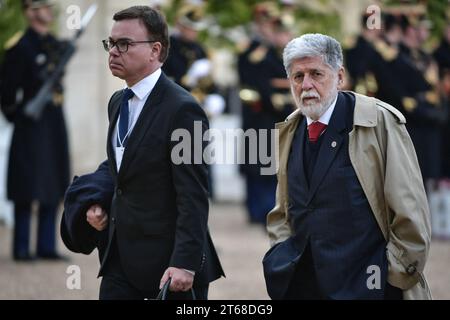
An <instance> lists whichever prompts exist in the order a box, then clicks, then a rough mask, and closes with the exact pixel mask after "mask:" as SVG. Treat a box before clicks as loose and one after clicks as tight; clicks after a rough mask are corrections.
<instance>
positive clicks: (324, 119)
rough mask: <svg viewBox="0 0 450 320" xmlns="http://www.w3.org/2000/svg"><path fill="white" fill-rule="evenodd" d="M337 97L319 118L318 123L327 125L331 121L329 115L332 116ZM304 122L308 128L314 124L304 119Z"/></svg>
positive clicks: (310, 120) (308, 119)
mask: <svg viewBox="0 0 450 320" xmlns="http://www.w3.org/2000/svg"><path fill="white" fill-rule="evenodd" d="M337 97H338V96H337V95H336V98H334V100H333V102H332V103H331V105H330V107H329V108H328V109H327V111H325V113H324V114H323V115H322V116H321V117H320V118H319V120H317V121H319V122H321V123H323V124H326V125H328V123H329V122H330V119H331V115H332V114H333V111H334V107H335V106H336V101H337ZM306 122H307V124H308V126H309V125H310V124H311V123H313V122H314V120H313V119H311V118H309V117H306Z"/></svg>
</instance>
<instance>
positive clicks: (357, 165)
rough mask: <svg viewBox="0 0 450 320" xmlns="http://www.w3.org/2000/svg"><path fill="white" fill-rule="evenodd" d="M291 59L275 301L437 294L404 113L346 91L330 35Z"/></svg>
mask: <svg viewBox="0 0 450 320" xmlns="http://www.w3.org/2000/svg"><path fill="white" fill-rule="evenodd" d="M283 58H284V65H285V68H286V71H287V75H288V78H289V80H290V83H291V91H292V94H293V97H294V100H295V102H296V105H297V107H298V109H297V110H296V111H295V112H293V113H292V114H291V115H290V116H289V117H288V118H287V119H286V121H285V122H283V123H279V124H277V129H278V130H279V154H278V156H279V157H278V161H279V162H278V164H277V165H278V166H277V177H278V187H277V202H276V206H275V208H274V209H273V210H272V211H271V212H270V213H269V215H268V217H267V230H268V233H269V237H270V241H271V249H270V250H269V251H268V252H267V253H266V255H265V257H264V260H263V265H264V275H265V279H266V286H267V290H268V293H269V295H270V297H271V298H273V299H431V293H430V291H429V288H428V285H427V282H426V280H425V278H424V275H423V270H424V267H425V263H426V260H427V256H428V251H429V246H430V236H431V235H430V233H431V231H430V214H429V209H428V204H427V198H426V194H425V191H424V187H423V183H422V177H421V173H420V168H419V165H418V162H417V157H416V153H415V150H414V147H413V144H412V142H411V139H410V137H409V135H408V132H407V130H406V128H405V118H404V116H403V115H402V114H401V113H400V112H399V111H398V110H397V109H395V108H394V107H392V106H390V105H388V104H386V103H384V102H382V101H379V100H377V99H375V98H371V97H367V96H363V95H359V94H356V93H353V92H344V91H339V89H340V88H341V87H342V84H343V80H344V69H343V58H342V49H341V46H340V44H339V43H338V42H337V41H336V40H335V39H333V38H331V37H329V36H325V35H321V34H305V35H303V36H301V37H299V38H296V39H293V40H292V41H291V42H290V43H289V44H288V45H287V46H286V48H285V50H284V56H283Z"/></svg>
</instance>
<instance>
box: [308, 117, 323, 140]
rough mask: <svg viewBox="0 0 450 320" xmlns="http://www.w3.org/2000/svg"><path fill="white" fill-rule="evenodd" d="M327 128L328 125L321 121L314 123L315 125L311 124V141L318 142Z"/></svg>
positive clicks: (309, 133) (309, 130) (309, 128)
mask: <svg viewBox="0 0 450 320" xmlns="http://www.w3.org/2000/svg"><path fill="white" fill-rule="evenodd" d="M326 127H327V125H326V124H324V123H322V122H319V121H314V122H313V123H311V124H310V125H309V126H308V136H309V141H310V142H317V140H318V139H319V137H320V135H321V134H322V132H323V131H324V130H325V128H326Z"/></svg>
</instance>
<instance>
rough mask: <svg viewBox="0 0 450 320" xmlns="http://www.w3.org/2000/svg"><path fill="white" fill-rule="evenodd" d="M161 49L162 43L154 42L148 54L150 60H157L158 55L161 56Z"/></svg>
mask: <svg viewBox="0 0 450 320" xmlns="http://www.w3.org/2000/svg"><path fill="white" fill-rule="evenodd" d="M161 49H162V44H161V42H155V43H153V45H152V51H151V54H150V57H151V58H150V61H154V60H155V59H156V60H159V57H160V56H161Z"/></svg>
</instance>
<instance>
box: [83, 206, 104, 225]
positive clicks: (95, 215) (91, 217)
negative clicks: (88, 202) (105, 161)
mask: <svg viewBox="0 0 450 320" xmlns="http://www.w3.org/2000/svg"><path fill="white" fill-rule="evenodd" d="M86 220H87V222H88V223H89V224H90V225H91V226H92V227H94V228H95V229H96V230H98V231H102V230H104V229H105V228H106V226H107V225H108V215H107V214H106V211H105V210H103V209H102V207H100V206H99V205H98V204H94V205H93V206H91V207H90V208H89V210H88V211H87V212H86Z"/></svg>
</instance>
